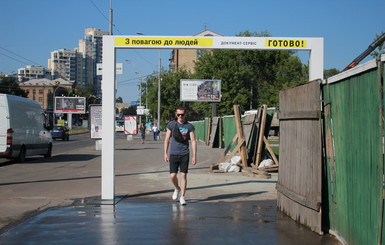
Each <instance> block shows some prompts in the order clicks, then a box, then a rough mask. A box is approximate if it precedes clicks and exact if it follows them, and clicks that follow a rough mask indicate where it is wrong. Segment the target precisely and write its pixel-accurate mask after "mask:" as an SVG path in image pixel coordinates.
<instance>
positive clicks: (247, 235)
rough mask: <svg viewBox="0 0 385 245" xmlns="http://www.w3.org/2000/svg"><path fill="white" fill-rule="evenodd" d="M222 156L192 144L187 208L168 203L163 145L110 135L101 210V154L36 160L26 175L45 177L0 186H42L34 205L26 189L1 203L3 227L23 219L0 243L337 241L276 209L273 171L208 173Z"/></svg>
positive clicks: (169, 190)
mask: <svg viewBox="0 0 385 245" xmlns="http://www.w3.org/2000/svg"><path fill="white" fill-rule="evenodd" d="M148 138H150V139H151V137H148ZM222 152H223V149H212V148H209V147H206V146H204V145H203V144H202V143H199V144H198V164H197V165H196V166H191V168H190V171H189V175H188V181H189V182H188V191H187V194H186V199H187V205H186V206H181V205H180V204H179V203H178V202H175V201H172V200H171V195H172V192H173V189H172V185H171V183H170V180H169V177H168V165H167V164H165V163H164V162H163V142H162V141H152V140H147V141H146V143H145V144H144V145H142V144H140V142H139V140H138V139H135V140H134V141H127V140H126V138H125V137H122V136H118V137H117V140H116V151H115V160H116V163H115V171H116V172H115V173H116V185H115V190H116V197H117V199H116V200H117V201H118V202H117V204H116V205H115V206H114V205H100V152H97V151H95V150H94V149H92V148H88V149H86V150H82V152H78V155H86V156H94V157H89V158H85V157H84V158H82V159H83V160H81V161H79V160H78V161H73V162H69V161H65V156H54V157H53V159H51V161H52V160H54V161H56V162H55V163H54V164H55V165H54V167H53V168H52V169H48V170H47V167H46V165H47V164H48V163H49V162H48V161H49V160H47V159H39V160H36V161H37V162H36V161H35V162H34V163H33V165H34V166H33V168H31V169H30V170H31V171H46V173H45V174H47V175H48V177H46V178H45V179H44V180H42V179H40V180H39V179H35V180H32V179H31V180H24V182H25V183H3V184H1V183H0V194H2V193H4V191H5V189H4V188H6V187H8V188H10V187H12V185H20V188H21V189H23V188H28V186H31V185H36V184H37V185H39V186H38V187H42V186H45V188H42V190H41V192H42V193H39V194H38V195H37V194H36V193H35V197H36V195H37V196H38V197H37V198H36V199H39V200H38V201H37V202H32V203H31V202H30V201H29V200H33V199H32V198H31V196H30V197H29V198H28V194H27V193H28V192H29V191H28V190H25V193H24V192H22V193H21V198H20V196H18V197H14V198H13V199H12V198H10V199H11V200H5V204H0V205H1V206H0V207H1V208H2V209H3V208H6V207H7V205H12V204H15V203H16V204H17V207H19V208H20V210H19V213H18V210H17V208H15V209H14V210H13V212H11V215H8V216H7V213H5V212H4V210H3V211H1V209H0V220H3V221H4V220H9V223H8V224H10V223H11V224H12V223H15V219H18V221H20V220H22V222H19V223H18V224H17V225H15V226H13V227H11V228H9V227H6V229H3V230H2V231H3V233H2V234H1V235H0V244H52V243H55V244H240V243H242V244H255V243H257V244H338V243H337V242H336V241H335V240H334V239H333V238H331V237H329V236H322V237H321V236H318V235H317V234H315V233H313V232H311V231H310V230H309V229H307V228H305V227H303V226H300V225H297V224H296V223H295V222H294V221H293V220H291V219H290V218H288V217H286V216H284V215H282V214H280V213H279V212H277V209H276V201H275V198H276V190H275V183H276V181H277V174H273V176H272V179H270V180H266V179H257V178H254V177H247V176H243V175H242V174H241V173H211V172H208V169H209V166H210V165H211V163H213V162H215V161H216V160H217V159H218V158H219V154H221V153H222ZM24 167H29V166H28V165H25V166H24ZM61 167H66V168H68V167H70V168H72V169H73V172H71V171H70V175H73V176H72V177H68V176H62V175H60V173H59V172H60V171H59V172H58V169H60V168H61ZM44 169H45V170H44ZM71 173H72V174H71ZM67 175H68V173H67ZM1 177H2V176H1V173H0V179H2V178H1ZM23 178H25V177H23ZM47 185H49V186H50V188H47ZM23 198H24V199H23ZM43 204H44V205H43ZM3 205H5V206H3ZM42 205H43V206H42ZM63 206H64V207H63ZM8 207H9V208H10V209H12V206H8ZM28 207H29V210H27V209H28ZM26 210H27V211H26ZM41 211H43V212H41ZM31 214H32V215H31ZM34 214H37V215H34ZM12 218H13V220H12ZM4 226H5V225H3V227H4Z"/></svg>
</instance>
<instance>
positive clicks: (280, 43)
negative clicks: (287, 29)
mask: <svg viewBox="0 0 385 245" xmlns="http://www.w3.org/2000/svg"><path fill="white" fill-rule="evenodd" d="M265 47H273V48H307V42H306V40H293V39H266V41H265Z"/></svg>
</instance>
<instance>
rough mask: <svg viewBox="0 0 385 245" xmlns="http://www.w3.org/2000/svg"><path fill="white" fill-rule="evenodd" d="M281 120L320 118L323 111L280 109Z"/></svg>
mask: <svg viewBox="0 0 385 245" xmlns="http://www.w3.org/2000/svg"><path fill="white" fill-rule="evenodd" d="M278 117H279V120H294V119H317V120H318V119H320V118H321V111H320V110H315V111H280V112H278Z"/></svg>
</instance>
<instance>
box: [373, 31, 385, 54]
mask: <svg viewBox="0 0 385 245" xmlns="http://www.w3.org/2000/svg"><path fill="white" fill-rule="evenodd" d="M383 34H384V32H381V34H380V35H378V34H376V37H375V38H374V41H376V40H377V39H378V38H379V37H380V36H382V35H383ZM384 43H385V42H383V43H382V44H381V45H379V46H378V47H377V49H376V50H374V51H373V52H372V53H371V54H370V55H371V56H372V57H373V58H377V57H379V56H380V55H381V54H382V53H383V51H384V50H383V48H384Z"/></svg>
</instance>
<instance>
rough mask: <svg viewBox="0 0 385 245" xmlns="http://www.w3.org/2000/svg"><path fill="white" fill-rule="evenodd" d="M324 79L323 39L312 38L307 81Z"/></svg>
mask: <svg viewBox="0 0 385 245" xmlns="http://www.w3.org/2000/svg"><path fill="white" fill-rule="evenodd" d="M323 78H324V39H323V38H312V46H311V51H310V58H309V81H313V80H316V79H321V80H322V79H323Z"/></svg>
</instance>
